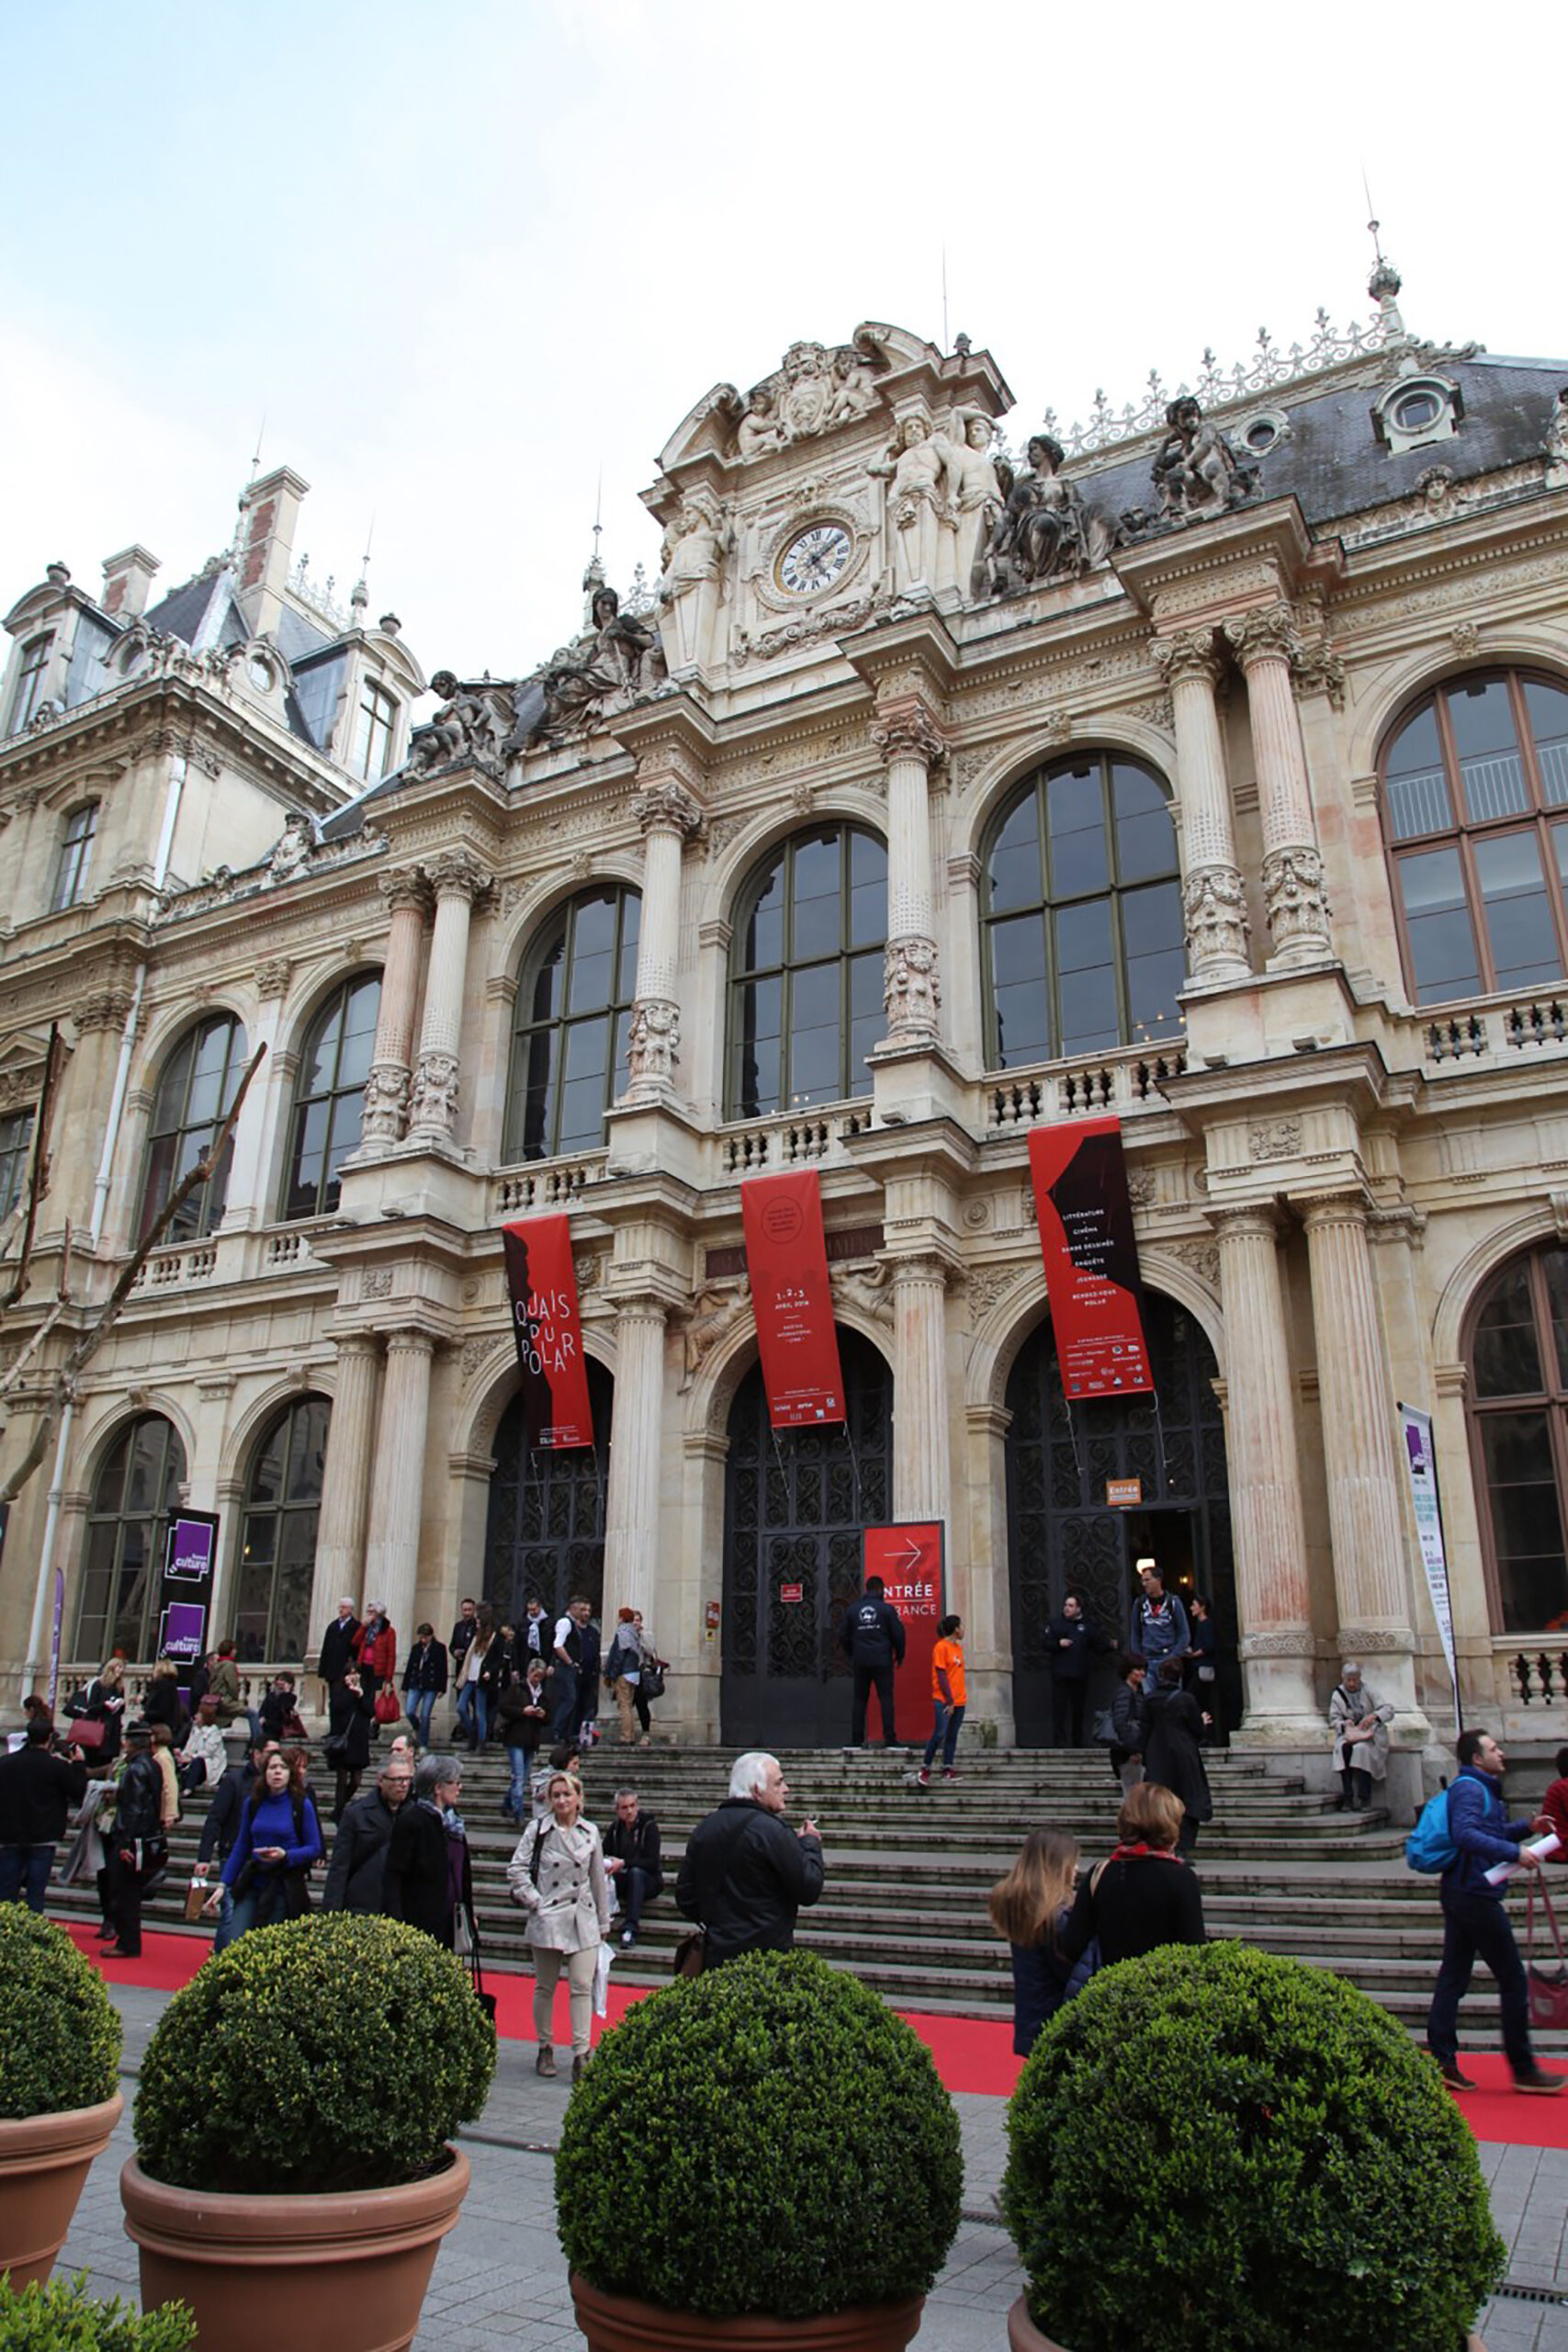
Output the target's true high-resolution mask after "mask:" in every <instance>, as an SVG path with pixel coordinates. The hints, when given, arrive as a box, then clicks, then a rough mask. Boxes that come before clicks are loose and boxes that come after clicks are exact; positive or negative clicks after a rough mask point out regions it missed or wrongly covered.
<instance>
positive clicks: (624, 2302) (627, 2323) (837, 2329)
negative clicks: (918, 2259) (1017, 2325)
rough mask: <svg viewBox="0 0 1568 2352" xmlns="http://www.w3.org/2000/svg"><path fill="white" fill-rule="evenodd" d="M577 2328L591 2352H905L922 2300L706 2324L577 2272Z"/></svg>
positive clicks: (573, 2291) (693, 2315) (574, 2286)
mask: <svg viewBox="0 0 1568 2352" xmlns="http://www.w3.org/2000/svg"><path fill="white" fill-rule="evenodd" d="M571 2300H572V2301H573V2302H574V2303H575V2304H576V2306H577V2324H578V2326H579V2327H580V2328H581V2330H582V2333H583V2335H585V2336H586V2337H587V2338H588V2352H730V2347H732V2346H737V2347H744V2352H904V2347H905V2346H906V2345H908V2343H910V2342H911V2341H912V2339H913V2337H914V2335H915V2333H916V2330H917V2329H918V2328H919V2324H920V2313H921V2312H922V2311H923V2309H924V2308H925V2301H926V2299H925V2297H924V2296H923V2295H910V2296H908V2298H907V2299H906V2300H905V2301H903V2302H898V2303H861V2304H858V2305H856V2306H855V2307H853V2308H852V2310H850V2311H847V2312H829V2313H828V2314H827V2316H826V2317H825V2318H822V2319H765V2318H757V2317H755V2316H748V2317H746V2318H744V2319H700V2318H699V2317H698V2316H697V2315H696V2313H695V2312H667V2311H665V2310H664V2309H663V2308H662V2307H661V2306H660V2304H658V2303H642V2302H638V2301H637V2300H636V2299H635V2298H634V2297H633V2296H630V2295H604V2294H601V2293H600V2291H599V2290H598V2288H597V2287H591V2286H590V2285H589V2284H588V2281H587V2279H586V2278H580V2277H579V2276H578V2273H577V2272H576V2271H575V2270H574V2271H573V2272H572V2274H571Z"/></svg>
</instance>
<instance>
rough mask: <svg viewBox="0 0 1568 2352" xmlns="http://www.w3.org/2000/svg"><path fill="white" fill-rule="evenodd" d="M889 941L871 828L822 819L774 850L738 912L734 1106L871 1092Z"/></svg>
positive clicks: (883, 858) (755, 1112)
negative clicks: (869, 1059) (871, 1058)
mask: <svg viewBox="0 0 1568 2352" xmlns="http://www.w3.org/2000/svg"><path fill="white" fill-rule="evenodd" d="M886 944H887V852H886V849H885V848H884V846H883V844H882V843H881V842H879V841H878V840H877V839H876V838H875V836H874V834H871V833H863V832H862V831H859V829H858V828H857V827H855V826H852V825H825V826H823V827H822V828H821V829H820V830H819V831H816V832H811V833H797V834H795V837H794V839H793V840H791V841H788V842H785V843H784V846H783V848H782V849H778V850H775V851H774V852H773V855H772V856H771V857H770V858H769V860H768V863H767V864H766V865H764V866H763V867H762V869H761V872H760V873H758V874H755V875H753V876H752V877H751V880H750V883H749V884H748V886H747V888H746V889H745V890H744V891H743V892H742V894H741V898H740V902H739V910H738V911H737V915H736V922H735V945H734V949H733V951H732V953H733V960H732V963H731V967H730V988H729V1069H728V1080H727V1085H726V1095H727V1102H728V1116H729V1117H730V1118H732V1119H758V1118H762V1117H765V1116H766V1114H768V1113H769V1112H770V1111H784V1110H796V1109H804V1108H805V1106H806V1105H807V1103H842V1102H845V1101H847V1100H848V1099H849V1097H850V1096H852V1095H856V1094H869V1093H870V1092H871V1073H870V1071H869V1070H868V1069H867V1068H866V1063H865V1057H866V1056H867V1054H868V1053H869V1052H870V1051H871V1049H872V1047H873V1046H874V1045H875V1044H876V1042H877V1040H878V1039H879V1038H880V1037H881V1035H882V1034H883V1030H884V1027H885V1025H886V1017H885V1014H884V1012H883V1002H882V985H883V984H882V966H883V954H884V950H885V948H886Z"/></svg>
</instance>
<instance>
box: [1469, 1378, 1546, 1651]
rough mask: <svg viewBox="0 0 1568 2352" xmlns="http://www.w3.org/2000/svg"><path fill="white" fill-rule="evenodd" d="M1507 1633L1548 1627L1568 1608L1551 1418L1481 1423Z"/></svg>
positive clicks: (1493, 1416)
mask: <svg viewBox="0 0 1568 2352" xmlns="http://www.w3.org/2000/svg"><path fill="white" fill-rule="evenodd" d="M1478 1425H1479V1428H1480V1432H1481V1448H1482V1458H1483V1463H1484V1465H1485V1476H1486V1487H1487V1501H1488V1505H1489V1507H1490V1511H1491V1519H1492V1537H1493V1544H1494V1546H1495V1553H1496V1558H1497V1581H1498V1585H1499V1588H1500V1592H1501V1598H1502V1603H1503V1619H1504V1625H1505V1629H1506V1631H1508V1632H1516V1631H1525V1630H1529V1629H1532V1628H1535V1627H1540V1626H1545V1625H1547V1624H1548V1623H1551V1619H1552V1618H1553V1617H1554V1616H1557V1615H1559V1614H1560V1613H1561V1611H1562V1609H1563V1607H1564V1606H1565V1605H1568V1564H1565V1562H1564V1559H1563V1551H1562V1509H1561V1505H1560V1503H1559V1499H1558V1494H1557V1481H1556V1474H1555V1470H1554V1467H1553V1463H1552V1456H1551V1438H1550V1435H1549V1431H1548V1423H1547V1417H1546V1414H1545V1413H1544V1412H1535V1413H1483V1414H1482V1415H1480V1416H1479V1422H1478Z"/></svg>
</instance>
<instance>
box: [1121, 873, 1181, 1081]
mask: <svg viewBox="0 0 1568 2352" xmlns="http://www.w3.org/2000/svg"><path fill="white" fill-rule="evenodd" d="M1181 932H1182V923H1181V890H1180V886H1179V884H1178V883H1175V882H1162V883H1160V884H1158V885H1156V888H1153V889H1151V890H1133V891H1129V892H1128V894H1127V896H1126V897H1125V898H1124V899H1122V935H1123V937H1124V939H1125V941H1126V960H1127V1020H1128V1025H1129V1027H1130V1028H1131V1030H1132V1035H1133V1042H1134V1044H1141V1043H1143V1042H1144V1041H1145V1039H1153V1038H1156V1037H1171V1036H1175V1035H1178V1034H1179V1031H1180V1028H1181V1008H1180V1006H1179V1004H1178V1002H1177V1001H1176V1000H1177V997H1178V994H1179V991H1180V990H1181V989H1183V988H1184V987H1185V986H1186V984H1187V952H1186V949H1185V947H1184V946H1183V944H1182V936H1181Z"/></svg>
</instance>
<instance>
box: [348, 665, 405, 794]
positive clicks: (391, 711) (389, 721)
mask: <svg viewBox="0 0 1568 2352" xmlns="http://www.w3.org/2000/svg"><path fill="white" fill-rule="evenodd" d="M397 730H398V705H397V699H396V697H395V696H394V695H389V693H388V692H387V689H386V687H385V686H378V684H376V682H375V680H374V679H373V678H372V679H367V681H366V683H365V686H364V689H363V691H362V692H361V695H360V697H359V711H358V716H357V719H356V723H355V729H354V750H353V752H352V754H351V756H350V759H349V763H348V764H349V767H350V768H351V770H352V771H353V773H354V774H355V775H358V776H363V777H364V779H365V781H366V783H367V784H379V783H380V781H381V778H382V777H383V776H384V775H386V773H387V770H388V769H389V767H390V766H391V764H392V743H393V740H394V738H395V736H396V734H397Z"/></svg>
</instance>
